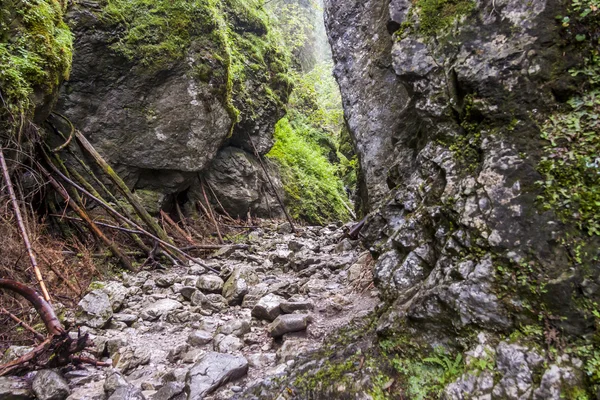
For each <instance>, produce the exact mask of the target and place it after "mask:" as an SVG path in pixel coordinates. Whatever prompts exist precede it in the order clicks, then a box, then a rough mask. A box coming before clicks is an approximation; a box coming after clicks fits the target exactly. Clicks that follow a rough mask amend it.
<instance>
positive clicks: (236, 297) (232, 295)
mask: <svg viewBox="0 0 600 400" xmlns="http://www.w3.org/2000/svg"><path fill="white" fill-rule="evenodd" d="M256 283H258V277H257V276H256V274H255V273H254V271H252V270H251V269H250V268H247V267H236V268H235V269H234V270H233V272H232V274H231V276H230V277H229V278H228V279H227V281H226V282H225V285H224V286H223V297H225V298H226V299H227V302H228V303H229V305H232V306H233V305H240V304H242V302H243V300H244V296H245V295H246V294H248V292H249V285H252V284H256Z"/></svg>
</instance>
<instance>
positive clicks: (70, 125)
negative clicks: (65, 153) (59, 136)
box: [52, 112, 75, 153]
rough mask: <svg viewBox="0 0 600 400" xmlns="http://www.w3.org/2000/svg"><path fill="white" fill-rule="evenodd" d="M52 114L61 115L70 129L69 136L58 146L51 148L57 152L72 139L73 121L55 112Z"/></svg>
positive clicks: (73, 132) (73, 133)
mask: <svg viewBox="0 0 600 400" xmlns="http://www.w3.org/2000/svg"><path fill="white" fill-rule="evenodd" d="M54 114H56V115H58V116H59V117H61V118H62V119H63V120H64V121H65V122H66V123H67V124H69V129H70V131H71V132H70V133H69V138H68V139H67V140H66V141H65V142H64V143H63V144H61V145H60V146H58V147H56V148H55V149H53V150H52V152H53V153H58V152H59V151H61V150H62V149H64V148H65V147H67V146H68V145H69V144H70V143H71V141H73V137H74V136H75V127H74V126H73V123H72V122H71V121H70V120H69V119H68V118H67V117H65V116H64V115H62V114H59V113H57V112H55V113H54Z"/></svg>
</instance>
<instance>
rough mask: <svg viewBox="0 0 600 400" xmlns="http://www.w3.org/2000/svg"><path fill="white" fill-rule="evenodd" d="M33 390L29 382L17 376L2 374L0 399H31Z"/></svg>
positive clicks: (0, 378)
mask: <svg viewBox="0 0 600 400" xmlns="http://www.w3.org/2000/svg"><path fill="white" fill-rule="evenodd" d="M32 398H33V392H32V391H31V389H30V386H29V384H28V383H27V382H26V381H24V380H21V379H19V378H15V377H6V376H0V399H2V400H30V399H32Z"/></svg>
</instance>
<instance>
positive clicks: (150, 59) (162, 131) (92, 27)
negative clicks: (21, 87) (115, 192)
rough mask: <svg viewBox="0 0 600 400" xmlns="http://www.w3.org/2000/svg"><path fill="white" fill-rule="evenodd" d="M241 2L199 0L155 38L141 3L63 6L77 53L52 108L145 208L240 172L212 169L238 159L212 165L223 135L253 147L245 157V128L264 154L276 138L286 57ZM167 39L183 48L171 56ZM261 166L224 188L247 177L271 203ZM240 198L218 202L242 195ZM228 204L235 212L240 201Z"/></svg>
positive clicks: (233, 142)
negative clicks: (181, 25)
mask: <svg viewBox="0 0 600 400" xmlns="http://www.w3.org/2000/svg"><path fill="white" fill-rule="evenodd" d="M138 3H139V2H132V3H130V4H136V6H137V4H138ZM179 3H181V2H171V3H169V2H159V3H157V5H156V10H161V9H164V8H165V7H167V8H168V7H173V10H170V9H167V13H171V14H166V15H164V16H159V17H158V18H163V19H167V18H171V19H175V18H179V16H178V14H177V12H179V9H177V8H176V7H178V5H179ZM237 3H238V2H232V3H231V4H230V3H227V4H223V5H219V6H218V7H217V8H216V9H210V6H201V5H195V7H206V10H195V11H193V12H194V13H196V14H198V15H195V14H193V12H192V11H190V12H189V13H190V14H193V15H192V16H191V17H190V18H191V19H192V21H191V23H190V24H189V26H187V28H186V30H185V31H184V32H178V30H177V28H169V29H170V31H169V32H168V34H169V35H180V37H179V38H175V39H173V38H171V37H165V38H161V37H160V34H161V33H157V32H156V30H159V29H160V28H157V27H154V26H153V25H151V24H150V25H144V24H149V23H148V22H147V21H145V20H143V19H141V18H142V17H140V16H139V15H143V14H142V12H140V13H139V14H135V13H134V11H136V10H134V11H132V10H129V9H126V8H123V9H122V10H117V11H118V12H123V13H125V15H126V16H125V17H124V18H123V19H124V20H126V22H122V21H121V20H120V19H119V18H114V15H113V14H115V11H114V10H111V9H110V8H108V7H110V6H109V5H106V4H105V3H104V2H100V3H93V2H86V3H82V4H73V5H72V6H71V7H70V9H69V13H68V16H67V17H68V22H69V24H70V25H71V27H72V30H73V32H74V35H75V38H76V40H75V56H74V60H73V72H72V75H71V78H70V80H69V81H68V82H67V83H66V84H65V85H64V87H63V88H62V92H61V97H60V101H59V104H58V107H57V111H58V112H60V113H62V114H64V115H66V116H67V117H68V118H69V119H70V120H71V121H72V122H73V123H74V125H75V126H76V127H77V129H79V130H81V131H82V132H83V133H84V134H85V135H86V137H88V139H89V140H90V142H91V143H92V144H93V145H94V146H95V147H96V148H97V149H98V151H99V152H100V153H101V154H102V155H103V156H104V157H105V158H106V159H107V160H108V161H109V162H110V163H111V164H112V165H113V166H114V167H115V169H116V170H117V171H118V172H119V173H120V174H121V175H122V176H123V178H124V179H125V180H126V182H127V183H128V184H129V185H130V187H132V188H133V189H134V191H138V192H139V193H141V194H142V196H141V197H143V198H144V199H145V200H148V202H147V205H148V206H149V207H151V208H160V207H162V206H166V205H167V203H168V202H169V201H172V199H173V198H175V197H177V196H178V195H179V194H180V193H184V192H188V191H189V193H199V179H198V176H199V173H200V174H201V175H206V176H207V177H212V176H214V175H215V174H219V173H225V174H230V175H231V174H237V171H222V170H215V169H214V168H226V167H232V166H233V165H234V164H235V161H234V160H229V161H227V162H220V163H217V164H214V163H213V166H215V165H218V166H217V167H210V165H211V161H212V160H213V159H215V157H217V154H218V152H219V150H221V149H223V148H225V147H226V146H228V145H229V144H230V145H233V146H236V147H238V148H240V149H243V151H246V152H248V153H250V154H246V155H245V156H244V157H247V158H253V157H254V156H253V154H254V149H253V147H252V145H251V143H250V141H249V139H248V135H250V136H251V137H252V138H253V139H252V141H253V142H254V144H255V145H256V147H257V148H258V151H259V152H260V153H261V154H265V153H266V152H268V150H269V149H270V148H271V146H272V144H273V139H272V134H273V128H274V125H275V123H276V122H277V120H278V119H279V118H281V117H282V116H283V114H284V110H283V106H284V104H285V103H286V102H287V95H288V91H289V87H288V86H287V83H286V81H285V79H284V78H282V76H285V73H286V68H287V67H286V62H287V61H286V60H285V57H284V56H283V55H282V54H280V53H278V50H277V48H276V47H273V46H274V45H273V43H271V42H269V36H268V34H269V33H268V29H269V28H268V26H266V25H264V23H263V21H262V20H261V19H260V18H258V17H256V16H255V15H254V14H249V13H248V12H247V10H245V9H242V10H240V9H238V8H237V7H242V6H243V5H242V6H240V5H239V4H237ZM116 4H121V3H119V2H117V3H116ZM124 4H125V3H124ZM140 4H141V5H140V7H143V6H145V5H144V4H143V3H140ZM198 4H199V3H198ZM240 4H241V3H240ZM136 6H132V7H136ZM123 7H128V5H127V4H125V5H124V6H123ZM161 7H162V8H161ZM156 10H155V11H156ZM111 12H112V14H111ZM156 12H157V13H158V14H157V15H162V14H160V11H156ZM253 12H254V13H256V11H253ZM207 13H215V14H214V15H212V16H210V15H208V14H207ZM117 15H118V14H117ZM183 17H187V16H185V15H184V16H183ZM136 18H137V19H136ZM203 18H206V20H204V19H203ZM219 20H221V21H222V23H223V24H229V23H231V24H232V26H233V29H232V30H231V31H230V30H227V29H225V28H222V26H220V25H218V24H217V25H215V24H216V23H218V21H219ZM184 21H187V20H184ZM215 21H216V22H215ZM150 22H151V23H156V22H154V21H150ZM168 22H173V21H170V20H169V21H168ZM223 26H227V25H223ZM136 29H137V30H138V31H137V32H134V34H135V35H139V36H142V38H141V39H140V38H138V37H136V36H134V34H132V33H131V32H132V31H135V30H136ZM152 35H157V36H158V37H159V39H156V38H155V37H153V36H152ZM134 40H136V41H137V42H136V41H134ZM161 40H162V41H163V42H162V43H161ZM170 41H173V43H176V45H177V46H179V47H181V46H182V44H181V43H183V45H184V46H185V47H184V48H183V50H181V54H179V55H178V54H175V55H169V52H170V51H174V50H171V49H170V48H169V47H168V46H170V43H171V42H170ZM186 41H187V43H186ZM152 46H154V47H156V48H157V49H158V50H153V53H150V51H149V50H147V48H152V49H154V47H152ZM160 46H162V48H161V47H160ZM252 46H261V47H257V48H260V49H261V51H262V52H264V54H260V53H258V50H256V48H254V47H252ZM137 52H139V53H140V54H138V53H137ZM234 53H235V54H234ZM234 57H235V60H234ZM236 60H237V61H236ZM241 60H246V61H244V62H245V63H246V64H243V63H242V65H244V67H240V65H237V64H236V65H234V64H233V63H234V62H242V61H241ZM226 154H232V153H230V152H222V153H220V158H221V159H222V157H223V155H226ZM257 166H258V164H257V163H250V164H248V167H249V168H251V169H252V171H251V172H248V171H246V172H248V173H247V174H237V177H238V178H240V179H244V178H245V177H250V176H252V178H251V179H250V181H241V182H233V181H230V182H228V184H229V185H232V186H229V187H227V188H223V189H222V190H221V194H222V195H223V196H226V195H227V194H231V193H232V192H235V189H236V186H240V185H241V186H248V187H252V188H251V190H252V191H254V192H256V193H258V195H257V196H259V197H260V199H258V198H253V201H255V202H256V201H262V202H263V203H265V204H266V203H269V202H272V201H273V200H274V199H273V198H272V197H271V195H269V194H267V193H268V192H270V189H269V191H265V190H263V186H264V185H265V182H266V179H265V177H264V173H263V172H262V170H261V169H260V168H258V169H257V168H256V167H257ZM211 168H212V169H211ZM273 173H274V174H276V171H273ZM219 184H224V182H223V181H220V182H219ZM242 198H244V197H234V198H231V199H229V198H225V199H224V198H222V199H221V201H222V202H223V203H224V204H229V203H231V202H237V203H239V202H240V201H241V199H242ZM192 200H197V199H196V198H195V199H192ZM155 206H156V207H155ZM244 207H245V208H246V209H248V208H252V209H253V210H254V211H256V212H258V213H259V214H260V215H261V216H268V215H269V214H268V213H266V212H265V213H262V214H261V212H262V210H263V209H266V208H265V207H263V208H260V207H258V208H257V207H254V208H253V206H251V205H250V204H246V205H245V206H244ZM244 207H242V208H244ZM229 211H230V212H231V213H232V214H237V213H238V212H239V211H240V209H239V208H233V209H231V210H229ZM243 215H244V216H245V215H246V214H245V213H244V214H243Z"/></svg>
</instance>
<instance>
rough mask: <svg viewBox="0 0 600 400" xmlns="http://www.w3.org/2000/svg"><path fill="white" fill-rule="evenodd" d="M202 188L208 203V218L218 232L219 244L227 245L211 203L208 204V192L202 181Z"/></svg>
mask: <svg viewBox="0 0 600 400" xmlns="http://www.w3.org/2000/svg"><path fill="white" fill-rule="evenodd" d="M200 188H201V189H202V195H203V196H204V201H205V202H206V208H208V218H210V219H211V221H212V223H213V224H214V225H215V229H216V230H217V236H218V237H219V243H221V244H223V243H225V241H224V240H223V236H221V230H220V229H219V224H218V223H217V220H216V219H215V215H214V214H213V212H212V207H211V206H210V203H209V202H208V197H207V196H206V191H205V190H204V184H203V183H202V180H200Z"/></svg>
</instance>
